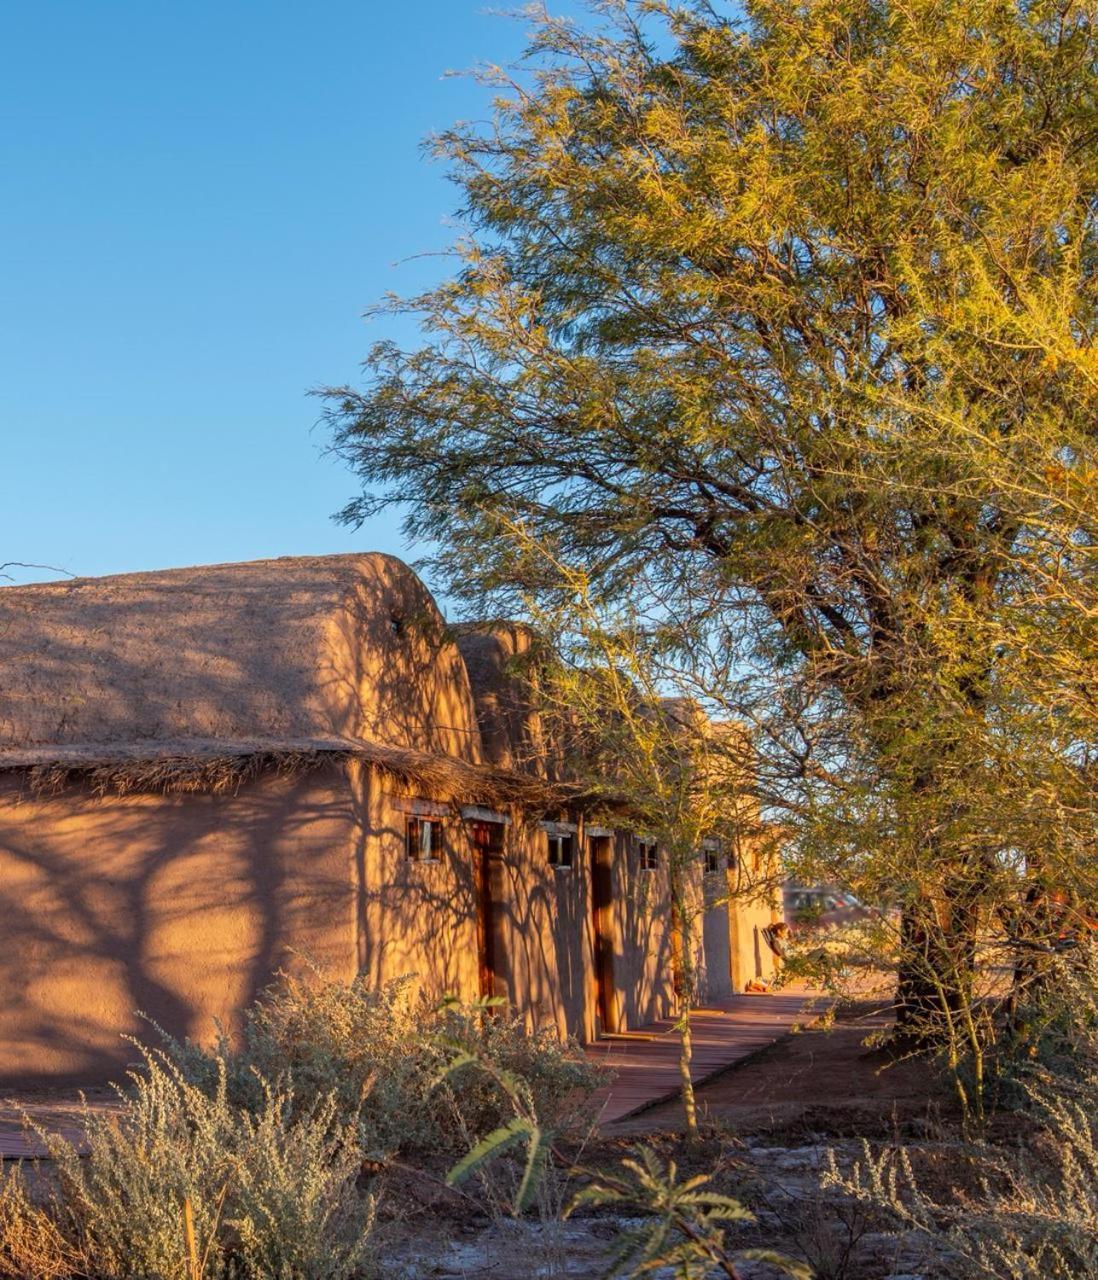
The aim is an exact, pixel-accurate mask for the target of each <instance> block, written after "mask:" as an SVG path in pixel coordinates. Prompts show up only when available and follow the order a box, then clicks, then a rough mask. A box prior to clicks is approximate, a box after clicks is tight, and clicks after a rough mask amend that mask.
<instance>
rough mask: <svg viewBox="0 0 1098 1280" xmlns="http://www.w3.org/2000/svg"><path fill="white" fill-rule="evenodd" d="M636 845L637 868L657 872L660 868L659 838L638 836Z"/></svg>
mask: <svg viewBox="0 0 1098 1280" xmlns="http://www.w3.org/2000/svg"><path fill="white" fill-rule="evenodd" d="M634 847H635V849H636V852H637V870H638V871H644V872H649V873H651V872H655V871H659V869H660V846H659V841H658V840H651V839H648V838H647V837H643V836H637V837H636V840H635V844H634Z"/></svg>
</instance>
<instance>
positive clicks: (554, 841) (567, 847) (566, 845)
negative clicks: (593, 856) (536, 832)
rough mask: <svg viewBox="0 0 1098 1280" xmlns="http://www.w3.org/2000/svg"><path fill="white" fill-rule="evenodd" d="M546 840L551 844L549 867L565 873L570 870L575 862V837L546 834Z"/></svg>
mask: <svg viewBox="0 0 1098 1280" xmlns="http://www.w3.org/2000/svg"><path fill="white" fill-rule="evenodd" d="M545 838H546V840H547V841H548V843H549V865H550V866H551V867H557V868H558V869H560V870H563V871H567V870H569V869H570V868H571V867H572V865H573V863H574V862H575V856H576V838H575V836H566V835H553V834H551V833H549V832H546V835H545Z"/></svg>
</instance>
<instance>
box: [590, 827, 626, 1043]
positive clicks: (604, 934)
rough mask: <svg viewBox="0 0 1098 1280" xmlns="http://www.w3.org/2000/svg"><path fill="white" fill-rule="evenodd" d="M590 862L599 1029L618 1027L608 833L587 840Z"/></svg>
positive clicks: (611, 862)
mask: <svg viewBox="0 0 1098 1280" xmlns="http://www.w3.org/2000/svg"><path fill="white" fill-rule="evenodd" d="M587 849H588V854H589V857H588V862H589V863H590V866H591V909H592V914H593V916H594V919H593V925H594V928H593V930H592V938H593V939H594V948H595V954H594V965H593V968H594V971H595V988H596V999H597V1003H596V1011H597V1013H598V1030H599V1031H603V1032H614V1031H619V1030H620V1026H619V1022H618V1012H617V999H616V993H615V990H614V926H613V919H614V918H613V910H614V883H613V872H612V865H613V856H612V850H611V846H610V837H609V836H592V837H590V838H589V839H588V841H587Z"/></svg>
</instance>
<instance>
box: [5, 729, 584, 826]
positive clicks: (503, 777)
mask: <svg viewBox="0 0 1098 1280" xmlns="http://www.w3.org/2000/svg"><path fill="white" fill-rule="evenodd" d="M348 760H359V761H361V762H363V763H364V764H367V765H369V766H370V767H371V768H374V769H377V770H379V771H380V772H382V773H384V774H386V775H387V776H388V777H390V778H391V779H393V781H395V782H397V783H399V784H400V785H403V786H408V787H414V788H416V790H417V791H419V792H420V793H422V794H426V795H429V796H432V797H434V798H436V799H439V800H443V801H450V802H453V803H456V804H485V805H490V806H492V807H496V808H504V807H506V806H508V805H511V804H518V805H522V806H524V807H525V808H527V809H530V810H545V809H549V808H555V807H558V806H560V805H561V804H563V803H565V802H566V801H567V800H568V799H569V798H570V796H569V793H568V791H567V789H566V788H564V787H562V786H559V785H553V784H550V783H546V782H543V781H541V780H540V779H537V778H533V777H530V776H529V775H526V774H520V773H513V772H510V771H508V770H505V769H498V768H494V767H491V766H486V765H476V764H470V763H469V762H468V761H465V760H459V759H457V758H455V757H453V756H442V755H433V754H429V753H427V752H422V751H414V750H412V749H410V748H407V747H393V746H388V745H384V744H382V743H377V742H368V741H365V740H363V739H350V738H311V739H290V740H287V741H279V740H249V741H243V742H223V741H219V740H211V739H179V740H175V741H165V742H152V743H112V744H109V745H103V746H91V745H89V746H83V745H79V744H77V745H73V746H56V747H40V748H33V749H24V750H21V751H6V752H0V772H4V771H6V772H20V773H23V774H25V775H26V778H27V782H28V786H29V789H30V791H31V792H32V794H33V795H35V796H36V797H41V796H52V795H57V794H58V793H60V792H62V791H64V790H65V789H66V788H68V787H73V786H77V787H83V788H86V789H88V790H90V791H91V792H92V793H93V794H94V795H97V796H104V795H129V794H136V793H152V794H159V795H167V794H179V793H188V792H204V793H208V794H214V795H224V794H232V793H234V792H236V791H238V790H239V789H240V787H242V786H243V785H245V784H246V783H248V782H251V781H252V780H254V779H255V778H257V777H258V776H259V775H260V774H262V773H265V772H273V773H276V774H291V775H297V774H303V773H309V772H311V771H312V770H315V769H318V768H322V767H324V766H325V765H329V764H333V763H338V762H340V761H348Z"/></svg>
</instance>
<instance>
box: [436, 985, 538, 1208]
mask: <svg viewBox="0 0 1098 1280" xmlns="http://www.w3.org/2000/svg"><path fill="white" fill-rule="evenodd" d="M502 1003H503V1002H502V1001H501V1000H499V999H497V998H489V999H487V1000H481V1001H478V1002H477V1004H476V1005H473V1006H466V1007H465V1009H464V1010H462V1011H461V1013H460V1015H459V1016H461V1018H462V1022H463V1024H464V1026H465V1028H466V1029H468V1027H469V1025H470V1023H469V1018H470V1015H472V1016H473V1017H476V1016H477V1015H481V1016H483V1015H484V1014H485V1013H487V1012H488V1011H489V1010H490V1008H491V1007H492V1006H497V1005H500V1004H502ZM478 1039H479V1038H478ZM440 1045H441V1046H442V1047H443V1049H445V1050H448V1051H449V1052H450V1053H452V1054H453V1056H452V1057H451V1059H450V1061H449V1063H448V1064H447V1066H446V1068H445V1070H444V1072H443V1074H442V1076H441V1077H440V1080H439V1084H440V1085H441V1084H443V1083H451V1082H454V1081H455V1079H456V1078H458V1077H468V1076H469V1075H470V1074H473V1075H477V1074H479V1075H480V1076H482V1077H484V1078H486V1079H487V1080H489V1081H490V1082H491V1083H492V1085H494V1086H495V1088H496V1090H498V1091H499V1092H500V1093H502V1094H503V1096H504V1097H506V1098H507V1100H508V1101H509V1103H510V1105H511V1107H512V1109H513V1111H514V1114H513V1115H512V1116H511V1118H510V1119H509V1120H508V1121H507V1122H506V1123H504V1124H501V1125H498V1126H497V1127H496V1128H495V1129H493V1130H492V1131H491V1132H490V1133H486V1134H485V1135H484V1137H483V1138H481V1139H480V1141H479V1142H477V1143H476V1145H475V1146H474V1147H473V1148H472V1149H471V1150H470V1151H468V1152H466V1154H465V1155H464V1156H462V1158H461V1159H460V1160H459V1161H458V1162H457V1164H455V1165H454V1167H453V1168H452V1169H451V1170H450V1172H449V1173H448V1174H447V1175H446V1181H447V1183H448V1184H449V1185H450V1186H452V1187H453V1186H459V1185H460V1184H461V1183H463V1182H465V1181H466V1180H467V1179H468V1178H470V1177H471V1176H472V1175H473V1174H474V1173H476V1172H478V1171H480V1170H482V1169H483V1168H484V1166H485V1165H487V1164H488V1162H489V1161H492V1160H495V1159H497V1158H498V1157H500V1156H503V1155H505V1154H507V1153H509V1152H510V1151H512V1150H513V1149H514V1148H515V1147H517V1146H520V1145H525V1147H526V1160H525V1164H524V1165H523V1170H522V1176H521V1177H520V1178H519V1181H518V1184H517V1186H516V1187H515V1190H514V1194H513V1196H512V1197H511V1212H512V1213H513V1214H514V1215H515V1216H516V1217H517V1216H518V1215H519V1214H521V1213H523V1212H525V1210H526V1209H528V1208H529V1206H530V1205H531V1204H532V1203H533V1201H534V1199H535V1198H536V1196H537V1193H538V1189H539V1186H540V1184H541V1179H542V1176H543V1174H544V1171H545V1167H546V1164H547V1162H548V1159H549V1148H550V1142H551V1135H550V1134H549V1133H547V1132H546V1131H545V1130H544V1129H543V1128H542V1126H541V1124H540V1123H539V1122H538V1115H537V1108H536V1105H535V1102H534V1096H533V1090H532V1089H531V1088H530V1085H529V1084H528V1083H527V1082H526V1081H525V1080H523V1079H522V1077H520V1076H518V1075H516V1074H515V1073H514V1072H513V1071H509V1070H507V1069H506V1068H505V1067H502V1066H500V1065H499V1064H498V1063H497V1062H495V1061H493V1059H492V1058H491V1057H490V1056H489V1055H488V1054H487V1053H486V1052H485V1051H484V1049H483V1048H481V1047H480V1045H479V1044H478V1043H476V1042H475V1041H474V1043H472V1044H470V1042H469V1037H468V1036H467V1035H466V1036H457V1035H453V1034H451V1035H447V1036H443V1037H442V1038H441V1039H440Z"/></svg>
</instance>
